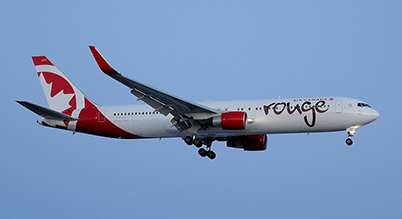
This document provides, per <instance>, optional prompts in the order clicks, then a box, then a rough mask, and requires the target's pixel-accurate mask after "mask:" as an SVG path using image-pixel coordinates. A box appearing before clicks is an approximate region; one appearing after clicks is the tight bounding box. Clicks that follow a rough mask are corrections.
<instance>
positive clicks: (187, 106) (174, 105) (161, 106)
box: [89, 46, 217, 116]
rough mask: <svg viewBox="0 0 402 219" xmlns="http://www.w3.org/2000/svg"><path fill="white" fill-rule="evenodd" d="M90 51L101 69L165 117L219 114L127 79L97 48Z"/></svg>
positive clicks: (93, 47)
mask: <svg viewBox="0 0 402 219" xmlns="http://www.w3.org/2000/svg"><path fill="white" fill-rule="evenodd" d="M89 49H90V50H91V52H92V55H93V56H94V58H95V61H96V63H97V64H98V66H99V68H100V69H101V70H102V71H103V72H104V73H105V74H107V75H109V76H110V77H112V78H114V79H115V80H117V81H119V82H120V83H122V84H124V85H126V86H127V87H129V88H131V89H132V90H131V93H132V94H133V95H135V96H136V97H137V98H138V100H142V101H144V102H145V103H146V104H148V105H149V106H151V107H152V108H154V109H155V110H156V111H159V112H161V113H162V114H164V115H165V116H166V115H168V114H169V113H170V114H172V115H173V116H178V115H183V114H186V113H214V114H216V113H217V110H215V109H211V108H209V107H206V106H202V105H200V104H197V103H193V102H191V101H187V100H184V99H182V98H179V97H175V96H173V95H171V94H168V93H166V92H163V91H160V90H158V89H155V88H152V87H150V86H147V85H145V84H143V83H140V82H138V81H135V80H132V79H130V78H127V77H125V76H123V75H122V74H121V73H120V72H118V71H116V70H115V69H113V68H112V66H111V65H110V64H109V63H108V62H107V61H106V59H105V58H104V57H103V56H102V54H101V53H100V52H99V51H98V50H97V49H96V48H95V46H89Z"/></svg>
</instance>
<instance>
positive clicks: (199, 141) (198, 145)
mask: <svg viewBox="0 0 402 219" xmlns="http://www.w3.org/2000/svg"><path fill="white" fill-rule="evenodd" d="M193 144H194V145H195V146H196V147H197V148H199V147H201V146H202V141H201V140H200V139H199V138H196V139H194V140H193Z"/></svg>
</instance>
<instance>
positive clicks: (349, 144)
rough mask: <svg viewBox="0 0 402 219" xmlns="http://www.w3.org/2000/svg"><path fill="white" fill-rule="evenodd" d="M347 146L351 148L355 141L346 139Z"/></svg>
mask: <svg viewBox="0 0 402 219" xmlns="http://www.w3.org/2000/svg"><path fill="white" fill-rule="evenodd" d="M346 144H347V145H348V146H351V145H352V144H353V140H352V139H350V138H348V139H346Z"/></svg>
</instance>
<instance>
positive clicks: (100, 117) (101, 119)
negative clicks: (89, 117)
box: [98, 110, 106, 122]
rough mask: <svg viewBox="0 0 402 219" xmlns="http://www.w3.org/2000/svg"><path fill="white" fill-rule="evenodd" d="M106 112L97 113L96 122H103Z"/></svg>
mask: <svg viewBox="0 0 402 219" xmlns="http://www.w3.org/2000/svg"><path fill="white" fill-rule="evenodd" d="M105 115H106V111H105V110H102V111H99V112H98V122H105V121H106V117H105Z"/></svg>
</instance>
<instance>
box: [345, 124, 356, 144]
mask: <svg viewBox="0 0 402 219" xmlns="http://www.w3.org/2000/svg"><path fill="white" fill-rule="evenodd" d="M346 131H347V132H348V138H347V139H346V144H347V145H348V146H352V144H353V140H352V137H353V136H354V135H355V133H356V128H355V127H350V128H348V129H346Z"/></svg>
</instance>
